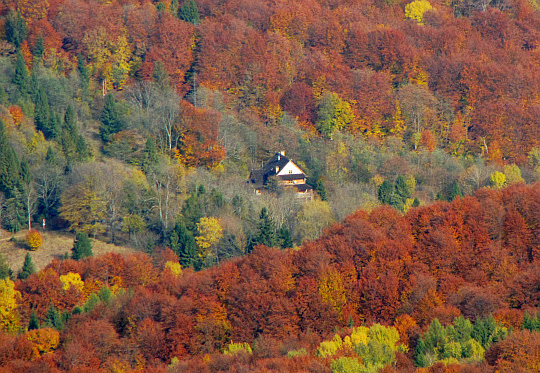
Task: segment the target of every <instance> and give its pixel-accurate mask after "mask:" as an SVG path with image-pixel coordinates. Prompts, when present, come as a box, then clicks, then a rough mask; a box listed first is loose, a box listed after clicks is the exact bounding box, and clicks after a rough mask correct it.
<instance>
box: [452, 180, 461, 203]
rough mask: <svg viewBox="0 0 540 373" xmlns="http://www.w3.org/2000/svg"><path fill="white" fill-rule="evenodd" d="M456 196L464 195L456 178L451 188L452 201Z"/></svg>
mask: <svg viewBox="0 0 540 373" xmlns="http://www.w3.org/2000/svg"><path fill="white" fill-rule="evenodd" d="M456 197H463V193H462V192H461V187H460V186H459V183H458V181H457V180H454V182H453V183H452V187H451V189H450V201H453V200H454V199H456Z"/></svg>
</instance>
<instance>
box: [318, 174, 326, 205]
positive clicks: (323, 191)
mask: <svg viewBox="0 0 540 373" xmlns="http://www.w3.org/2000/svg"><path fill="white" fill-rule="evenodd" d="M315 191H316V192H317V193H318V194H319V197H321V200H322V201H325V202H326V201H328V192H327V191H326V185H325V184H324V180H323V179H319V180H317V185H316V187H315Z"/></svg>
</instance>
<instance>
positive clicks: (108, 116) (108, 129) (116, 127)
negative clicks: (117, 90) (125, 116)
mask: <svg viewBox="0 0 540 373" xmlns="http://www.w3.org/2000/svg"><path fill="white" fill-rule="evenodd" d="M100 121H101V126H100V128H99V134H100V136H101V139H102V140H103V142H109V141H110V140H111V137H112V135H114V134H115V133H118V132H120V131H122V127H123V123H122V118H121V115H120V110H119V108H118V104H117V103H116V100H115V99H114V97H113V95H112V94H110V93H109V94H108V95H107V96H105V104H104V105H103V110H102V112H101V116H100Z"/></svg>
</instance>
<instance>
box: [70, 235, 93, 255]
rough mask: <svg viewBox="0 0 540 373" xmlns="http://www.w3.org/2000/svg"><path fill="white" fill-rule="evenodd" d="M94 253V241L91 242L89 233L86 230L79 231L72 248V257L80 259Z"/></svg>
mask: <svg viewBox="0 0 540 373" xmlns="http://www.w3.org/2000/svg"><path fill="white" fill-rule="evenodd" d="M93 255H94V254H93V253H92V243H91V242H90V239H89V238H88V235H87V234H86V233H84V232H78V233H77V235H76V236H75V242H74V244H73V248H72V249H71V258H72V259H75V260H80V259H84V258H87V257H89V256H93Z"/></svg>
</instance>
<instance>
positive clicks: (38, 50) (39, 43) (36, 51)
mask: <svg viewBox="0 0 540 373" xmlns="http://www.w3.org/2000/svg"><path fill="white" fill-rule="evenodd" d="M43 52H45V45H44V44H43V35H42V34H39V35H38V37H37V39H36V45H34V48H33V49H32V54H33V55H34V56H36V57H38V58H41V57H43Z"/></svg>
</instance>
